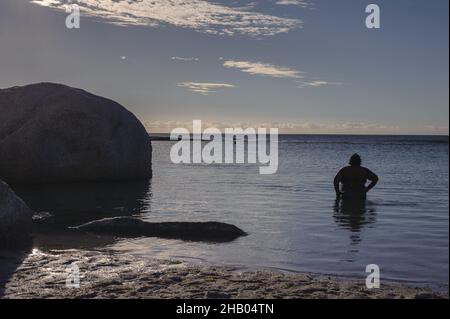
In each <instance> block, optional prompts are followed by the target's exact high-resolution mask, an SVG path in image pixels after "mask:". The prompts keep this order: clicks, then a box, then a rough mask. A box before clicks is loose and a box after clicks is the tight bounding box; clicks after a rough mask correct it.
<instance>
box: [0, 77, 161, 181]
mask: <svg viewBox="0 0 450 319" xmlns="http://www.w3.org/2000/svg"><path fill="white" fill-rule="evenodd" d="M0 114H1V121H0V178H2V179H3V180H4V181H6V182H7V183H10V184H20V183H24V184H29V183H53V182H81V181H111V180H132V179H147V178H150V177H151V174H152V170H151V152H152V148H151V142H150V139H149V136H148V133H147V132H146V130H145V128H144V127H143V125H142V124H141V123H140V122H139V120H138V119H137V118H136V117H135V116H134V115H133V114H132V113H131V112H129V111H127V110H126V109H125V108H124V107H123V106H121V105H120V104H118V103H116V102H114V101H111V100H108V99H105V98H103V97H99V96H96V95H93V94H91V93H88V92H86V91H83V90H80V89H75V88H71V87H68V86H65V85H60V84H52V83H40V84H33V85H27V86H23V87H13V88H9V89H3V90H0Z"/></svg>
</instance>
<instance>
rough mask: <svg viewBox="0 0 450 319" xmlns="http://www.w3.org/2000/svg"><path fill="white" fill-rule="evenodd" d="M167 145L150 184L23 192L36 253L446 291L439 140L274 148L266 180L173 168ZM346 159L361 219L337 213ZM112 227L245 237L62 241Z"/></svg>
mask: <svg viewBox="0 0 450 319" xmlns="http://www.w3.org/2000/svg"><path fill="white" fill-rule="evenodd" d="M172 145H173V142H168V141H156V142H153V146H154V153H153V156H154V158H153V170H154V177H153V180H152V181H151V183H150V184H139V185H135V184H129V185H127V184H123V185H117V186H111V185H104V186H101V185H97V186H91V188H89V187H86V186H84V187H82V190H81V191H80V192H84V194H81V193H78V192H76V191H73V189H70V188H68V189H64V188H61V187H58V188H57V189H49V190H46V191H44V194H39V195H36V192H35V191H29V192H26V191H23V192H22V193H23V194H24V195H23V196H24V197H25V199H26V200H27V199H28V200H29V201H30V202H32V203H33V206H34V207H33V208H35V209H37V210H41V211H44V212H50V213H51V214H52V215H54V216H56V217H57V218H55V219H53V220H52V218H50V219H49V222H47V223H43V226H40V227H38V230H37V234H36V239H35V246H36V247H37V248H40V249H44V250H45V249H54V248H80V249H81V248H98V249H105V248H106V249H112V250H114V251H118V252H123V253H131V254H139V255H148V256H149V257H164V258H166V257H170V258H179V259H184V260H188V261H191V262H200V263H214V264H226V265H235V266H242V267H269V268H276V269H282V270H288V271H310V272H315V273H324V274H338V275H342V276H351V277H363V276H365V268H366V265H368V264H377V265H379V266H380V269H381V274H382V279H386V280H397V281H406V282H409V283H425V284H433V285H444V286H445V285H448V276H449V274H448V273H449V268H448V262H449V247H448V245H449V235H448V234H449V193H448V191H449V180H448V175H449V174H448V165H449V154H448V149H449V144H448V137H417V136H408V137H405V136H403V137H402V136H397V137H389V136H281V137H280V142H279V170H278V173H277V174H276V175H259V173H258V166H256V165H174V164H172V163H171V161H170V158H169V152H170V148H171V146H172ZM355 152H358V153H360V154H361V155H362V156H363V160H364V165H365V166H367V167H369V168H370V169H372V170H373V171H374V172H376V173H377V174H378V175H379V176H380V182H379V185H378V186H377V187H376V188H375V189H374V190H373V191H372V192H371V193H370V196H369V200H368V202H367V204H366V206H365V207H359V208H350V209H348V208H346V207H341V206H339V205H336V203H335V196H334V190H333V186H332V179H333V177H334V175H335V174H336V172H337V171H338V170H339V169H340V168H341V167H342V166H344V165H345V164H346V161H347V158H348V157H349V156H350V155H351V154H353V153H355ZM40 191H41V192H42V191H43V190H42V189H41V190H40ZM80 194H81V195H80ZM81 196H82V197H81ZM120 215H137V216H140V217H141V218H143V219H145V220H148V221H211V220H214V221H223V222H228V223H232V224H235V225H236V226H238V227H240V228H242V229H244V230H245V231H247V232H248V233H249V236H248V237H243V238H240V239H238V240H236V241H233V242H231V243H224V244H208V243H194V242H183V241H178V240H162V239H155V238H145V239H134V240H117V239H111V238H101V237H96V236H84V237H80V236H79V234H76V235H75V234H74V235H73V236H72V237H71V236H70V233H69V235H68V234H67V230H66V229H65V228H64V229H63V228H61V227H60V226H61V225H62V224H64V225H70V224H72V225H73V224H74V223H80V222H82V221H85V220H86V221H87V220H90V219H92V218H93V216H95V218H99V217H100V218H101V217H107V216H120ZM61 216H62V217H61ZM58 218H59V219H58ZM62 221H63V222H62ZM55 236H60V237H61V236H62V237H61V238H63V239H60V240H57V241H55Z"/></svg>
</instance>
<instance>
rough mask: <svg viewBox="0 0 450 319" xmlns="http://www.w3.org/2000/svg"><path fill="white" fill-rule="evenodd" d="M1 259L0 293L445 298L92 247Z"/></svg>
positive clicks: (14, 295)
mask: <svg viewBox="0 0 450 319" xmlns="http://www.w3.org/2000/svg"><path fill="white" fill-rule="evenodd" d="M1 262H2V264H3V265H5V263H9V264H10V265H13V264H14V263H17V268H16V269H15V271H14V272H13V273H12V276H11V277H9V278H8V279H5V278H3V280H5V282H3V283H2V282H0V285H1V287H3V289H2V290H3V292H2V295H0V296H1V297H2V298H192V299H202V298H213V299H233V298H243V299H246V298H265V299H278V298H304V299H311V298H312V299H317V298H333V299H335V298H339V299H340V298H352V299H354V298H357V299H360V298H363V299H366V298H389V299H392V298H399V299H403V298H408V299H409V298H448V295H444V294H440V293H435V292H433V291H431V290H430V289H427V288H415V287H409V286H406V285H402V284H396V283H389V284H383V283H382V286H381V288H380V289H374V290H368V289H366V287H365V282H364V280H353V281H352V280H345V279H340V278H332V277H328V276H318V275H312V274H307V273H301V274H294V275H292V274H285V273H281V272H274V271H266V270H261V271H242V270H238V269H235V268H232V267H217V266H196V265H189V264H186V263H183V262H179V261H173V260H155V259H154V260H151V259H148V258H143V257H138V256H132V255H126V254H120V255H118V254H113V253H108V252H97V251H60V252H52V253H46V254H44V253H42V252H39V251H34V252H33V253H31V254H30V255H28V256H27V257H26V258H24V259H23V260H20V259H18V258H17V257H11V256H9V257H3V258H2V260H1ZM73 262H77V266H78V267H79V270H80V288H67V287H66V278H67V274H68V273H67V272H66V271H67V266H68V265H70V264H72V263H73ZM0 268H1V267H0ZM0 280H2V279H0Z"/></svg>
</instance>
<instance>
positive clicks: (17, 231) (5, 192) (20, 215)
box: [0, 180, 33, 247]
mask: <svg viewBox="0 0 450 319" xmlns="http://www.w3.org/2000/svg"><path fill="white" fill-rule="evenodd" d="M32 215H33V212H32V211H31V209H30V208H28V206H27V205H26V204H25V203H24V202H23V200H22V199H20V198H19V197H18V196H17V195H16V194H15V193H14V192H13V190H12V189H11V188H10V187H9V186H8V185H7V184H6V183H4V182H3V181H1V180H0V247H5V246H15V245H21V244H22V242H25V241H26V240H27V239H29V238H30V235H31V226H32Z"/></svg>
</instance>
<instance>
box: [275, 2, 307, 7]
mask: <svg viewBox="0 0 450 319" xmlns="http://www.w3.org/2000/svg"><path fill="white" fill-rule="evenodd" d="M275 4H278V5H282V6H299V7H302V8H309V7H310V6H311V3H309V2H307V1H304V0H279V1H277V2H275Z"/></svg>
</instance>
